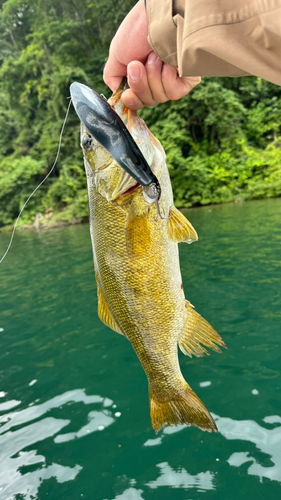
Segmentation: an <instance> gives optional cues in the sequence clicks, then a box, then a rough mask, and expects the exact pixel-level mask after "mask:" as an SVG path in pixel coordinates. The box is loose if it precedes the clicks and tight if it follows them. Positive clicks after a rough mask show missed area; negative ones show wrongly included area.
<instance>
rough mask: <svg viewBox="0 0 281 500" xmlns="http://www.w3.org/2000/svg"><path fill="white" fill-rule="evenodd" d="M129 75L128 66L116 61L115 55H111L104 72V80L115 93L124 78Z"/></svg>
mask: <svg viewBox="0 0 281 500" xmlns="http://www.w3.org/2000/svg"><path fill="white" fill-rule="evenodd" d="M126 75H127V66H126V65H125V64H122V63H120V62H119V61H118V59H116V57H115V56H114V54H109V58H108V61H107V63H106V65H105V67H104V70H103V80H104V82H105V83H106V85H108V87H109V88H110V89H111V90H112V91H113V92H114V91H115V90H117V89H118V87H119V85H120V83H121V81H122V78H123V77H124V76H126Z"/></svg>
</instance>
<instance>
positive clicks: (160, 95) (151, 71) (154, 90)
mask: <svg viewBox="0 0 281 500" xmlns="http://www.w3.org/2000/svg"><path fill="white" fill-rule="evenodd" d="M162 67H163V61H161V59H160V57H158V56H157V54H155V52H151V53H150V54H149V56H148V59H147V63H146V65H145V69H146V73H147V80H148V85H149V88H150V92H151V94H152V97H153V99H154V101H155V102H166V101H167V100H168V97H167V96H166V94H165V90H164V87H163V83H162Z"/></svg>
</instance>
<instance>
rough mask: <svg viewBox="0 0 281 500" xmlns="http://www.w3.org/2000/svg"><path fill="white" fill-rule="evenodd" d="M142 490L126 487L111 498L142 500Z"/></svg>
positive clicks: (116, 499) (115, 499)
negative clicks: (119, 493)
mask: <svg viewBox="0 0 281 500" xmlns="http://www.w3.org/2000/svg"><path fill="white" fill-rule="evenodd" d="M142 493H143V490H135V488H128V489H127V490H125V491H123V493H121V495H117V497H115V498H114V499H113V500H144V498H143V496H142Z"/></svg>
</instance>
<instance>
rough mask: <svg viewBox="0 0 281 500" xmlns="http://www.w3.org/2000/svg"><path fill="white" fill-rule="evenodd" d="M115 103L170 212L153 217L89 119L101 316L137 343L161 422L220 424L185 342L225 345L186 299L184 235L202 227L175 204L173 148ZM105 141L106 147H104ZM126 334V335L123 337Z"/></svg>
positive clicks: (157, 425)
mask: <svg viewBox="0 0 281 500" xmlns="http://www.w3.org/2000/svg"><path fill="white" fill-rule="evenodd" d="M121 93H122V92H120V91H119V94H118V93H115V94H114V96H113V98H112V100H111V101H109V103H112V105H114V107H115V109H116V110H117V111H118V113H119V115H120V116H121V118H123V119H124V121H125V122H126V123H127V126H128V129H129V131H130V133H131V134H132V136H133V138H134V139H135V141H136V142H137V143H138V145H139V147H140V148H141V151H142V153H143V155H144V157H145V159H146V161H147V163H148V164H149V166H150V168H151V170H152V172H153V174H155V175H156V177H157V179H158V180H159V182H160V186H161V190H162V195H161V200H160V204H161V209H162V210H163V211H164V212H165V213H166V214H169V217H167V218H165V219H159V220H158V221H153V219H154V216H153V213H154V211H155V208H154V207H153V206H152V205H151V204H150V203H148V202H147V201H146V200H145V198H144V196H143V192H142V187H141V186H139V185H138V184H137V183H136V181H135V180H134V179H133V178H131V177H130V176H129V174H128V173H126V172H124V170H122V168H121V167H120V166H119V165H118V164H117V163H116V162H115V161H114V160H113V158H112V157H111V156H110V154H109V153H108V152H107V151H105V150H103V148H102V147H101V145H100V144H99V143H98V142H97V141H96V140H95V139H94V138H93V137H92V140H91V145H89V140H85V137H86V136H87V137H86V138H88V137H89V135H90V134H89V132H88V131H87V130H86V128H85V126H84V125H83V124H82V125H81V145H82V148H83V153H84V162H85V169H86V173H87V180H88V193H89V205H90V230H91V237H92V246H93V254H94V265H95V271H96V279H97V285H98V298H99V310H98V312H99V316H100V318H101V320H102V321H103V322H104V323H105V324H107V325H108V326H109V327H110V328H112V329H113V330H115V331H117V332H118V333H120V334H122V335H124V336H125V337H126V338H127V339H128V340H129V341H130V342H131V344H132V346H133V348H134V350H135V352H136V354H137V356H138V358H139V360H140V362H141V364H142V366H143V368H144V370H145V372H146V375H147V378H148V381H149V395H150V414H151V422H152V426H153V428H154V430H155V431H156V432H158V431H159V430H160V429H161V428H162V427H163V426H164V425H167V424H168V425H177V424H184V423H185V424H187V425H195V426H197V427H199V428H201V429H203V430H208V431H211V430H216V425H215V422H214V421H213V419H212V417H211V415H210V413H209V411H208V410H207V408H206V407H205V406H204V405H203V403H202V401H200V399H199V398H198V397H197V396H196V394H195V393H194V392H193V391H192V389H191V388H190V386H189V385H188V384H187V382H186V381H185V379H184V377H183V375H182V373H181V370H180V366H179V361H178V344H179V345H180V348H181V349H182V351H183V352H184V353H185V354H188V355H196V356H201V355H203V354H204V353H208V351H206V349H205V348H203V346H202V345H201V344H204V345H205V346H207V347H209V348H211V349H215V350H219V351H220V349H219V348H218V347H217V345H220V346H225V344H224V342H223V340H222V339H221V337H220V336H219V335H218V333H217V332H216V331H215V330H214V329H213V328H212V327H211V325H209V323H207V322H206V321H205V320H203V318H201V316H200V315H199V314H198V313H196V312H195V311H194V309H193V307H192V306H191V304H190V303H189V302H188V301H186V299H185V295H184V291H183V286H182V278H181V273H180V266H179V255H178V242H180V241H185V242H188V243H191V242H192V241H194V240H196V239H197V234H196V231H195V230H194V228H193V227H192V225H191V224H190V222H189V221H187V219H186V218H185V217H184V216H183V214H182V213H181V212H179V211H178V210H177V209H176V208H175V207H174V205H173V194H172V187H171V182H170V177H169V173H168V169H167V165H166V162H165V153H164V150H163V148H162V146H161V144H160V143H159V141H158V140H157V139H156V138H155V137H154V136H153V135H152V134H151V132H150V131H149V130H148V129H147V127H146V125H145V123H144V122H143V120H141V118H140V117H138V116H137V115H136V114H135V113H134V112H132V111H130V110H127V109H125V108H124V106H123V105H122V101H121ZM101 148H102V149H101ZM120 341H121V339H120Z"/></svg>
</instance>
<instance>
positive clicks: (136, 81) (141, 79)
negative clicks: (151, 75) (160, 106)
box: [127, 61, 156, 106]
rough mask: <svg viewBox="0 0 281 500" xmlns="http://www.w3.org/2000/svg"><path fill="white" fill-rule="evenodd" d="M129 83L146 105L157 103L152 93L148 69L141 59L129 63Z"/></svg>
mask: <svg viewBox="0 0 281 500" xmlns="http://www.w3.org/2000/svg"><path fill="white" fill-rule="evenodd" d="M127 71H128V83H129V86H130V88H131V90H132V92H133V93H134V94H136V96H137V97H138V99H140V100H141V102H142V103H143V104H144V105H145V106H154V105H155V104H156V102H155V100H154V99H153V96H152V94H151V91H150V88H149V85H148V80H147V74H146V69H145V67H144V65H143V64H142V63H141V62H139V61H132V62H131V63H130V64H128V68H127Z"/></svg>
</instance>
